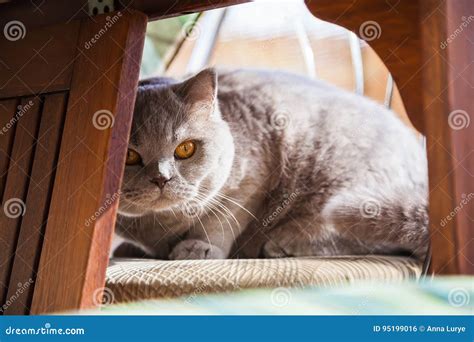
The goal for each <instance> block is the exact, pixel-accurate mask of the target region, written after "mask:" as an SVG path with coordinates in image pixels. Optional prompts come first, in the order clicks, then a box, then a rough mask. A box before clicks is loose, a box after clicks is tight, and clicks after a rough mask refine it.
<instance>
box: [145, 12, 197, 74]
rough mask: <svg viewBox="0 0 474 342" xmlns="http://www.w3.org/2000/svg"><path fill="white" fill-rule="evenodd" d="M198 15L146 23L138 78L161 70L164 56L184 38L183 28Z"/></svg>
mask: <svg viewBox="0 0 474 342" xmlns="http://www.w3.org/2000/svg"><path fill="white" fill-rule="evenodd" d="M198 16H199V13H193V14H187V15H182V16H179V17H174V18H169V19H162V20H157V21H152V22H150V23H148V27H147V32H146V37H145V47H144V50H143V57H142V64H141V69H140V78H145V77H150V76H155V75H156V74H157V73H159V72H160V71H161V70H162V67H163V66H162V64H163V60H164V58H165V56H166V55H167V53H168V52H169V51H170V50H171V49H174V48H176V46H177V44H178V43H179V41H180V39H182V38H183V37H184V35H185V34H184V32H183V27H184V26H185V25H186V27H187V26H188V25H189V24H187V23H188V22H194V21H196V20H197V18H198Z"/></svg>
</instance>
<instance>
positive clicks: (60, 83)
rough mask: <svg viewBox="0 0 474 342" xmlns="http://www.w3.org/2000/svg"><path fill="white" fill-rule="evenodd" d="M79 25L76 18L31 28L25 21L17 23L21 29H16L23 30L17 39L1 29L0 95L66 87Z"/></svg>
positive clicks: (39, 91) (40, 91) (28, 93)
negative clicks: (20, 37)
mask: <svg viewBox="0 0 474 342" xmlns="http://www.w3.org/2000/svg"><path fill="white" fill-rule="evenodd" d="M17 25H19V24H17ZM22 25H23V24H22ZM78 25H79V24H78V23H77V22H71V23H70V24H65V25H57V26H48V27H44V28H42V29H37V30H31V31H30V30H29V28H27V27H26V26H25V25H23V26H24V30H23V28H21V26H17V28H18V30H20V31H17V32H24V33H25V36H24V38H23V39H18V40H17V39H16V38H15V37H16V36H15V35H13V34H12V35H11V36H9V35H8V34H7V33H4V32H2V33H3V34H2V35H0V98H6V97H17V96H25V95H33V94H39V93H45V92H53V91H59V90H66V89H68V88H69V84H70V83H71V75H72V69H73V64H74V56H75V52H76V42H77V35H78V29H79V26H78ZM2 27H4V26H2ZM7 31H8V30H7ZM19 34H21V33H19ZM8 37H10V40H9V39H7V38H8Z"/></svg>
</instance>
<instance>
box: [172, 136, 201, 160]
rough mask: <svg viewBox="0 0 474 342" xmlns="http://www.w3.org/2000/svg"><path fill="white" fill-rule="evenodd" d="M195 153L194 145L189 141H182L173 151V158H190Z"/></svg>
mask: <svg viewBox="0 0 474 342" xmlns="http://www.w3.org/2000/svg"><path fill="white" fill-rule="evenodd" d="M195 151H196V144H195V143H194V142H192V141H191V140H188V141H184V142H182V143H181V144H179V145H178V147H176V149H175V150H174V156H175V157H176V158H177V159H188V158H191V157H192V156H193V154H194V152H195Z"/></svg>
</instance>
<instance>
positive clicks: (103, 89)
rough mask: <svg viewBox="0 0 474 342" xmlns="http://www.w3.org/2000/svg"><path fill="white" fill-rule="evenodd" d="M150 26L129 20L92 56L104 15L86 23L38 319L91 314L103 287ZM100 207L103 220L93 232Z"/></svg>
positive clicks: (129, 16)
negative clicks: (103, 124) (99, 120)
mask: <svg viewBox="0 0 474 342" xmlns="http://www.w3.org/2000/svg"><path fill="white" fill-rule="evenodd" d="M110 15H113V14H110ZM146 21H147V20H146V16H145V15H143V14H141V13H124V14H123V15H122V17H121V18H120V20H119V21H118V22H117V23H115V24H114V25H112V27H110V28H109V29H108V31H107V34H104V35H103V36H102V37H101V38H100V40H99V41H98V42H97V43H95V44H94V45H93V46H92V47H91V48H90V49H83V46H84V44H85V42H87V41H89V40H90V37H91V36H93V35H94V34H95V33H96V32H97V31H98V30H99V29H100V28H101V27H103V26H104V24H105V23H106V16H105V15H104V16H97V17H94V21H92V20H84V21H83V22H82V23H81V29H80V39H79V42H78V48H79V49H80V50H81V51H80V52H79V53H78V56H79V57H78V58H77V60H76V63H75V66H74V75H73V80H72V85H71V92H70V97H69V101H68V107H67V114H66V119H65V125H64V132H63V139H62V142H61V149H60V155H59V160H58V168H57V173H56V178H55V183H54V189H53V195H52V200H51V206H50V210H49V221H48V223H47V227H46V232H45V238H44V243H43V251H42V253H41V258H40V265H39V271H38V275H37V279H36V284H35V292H34V295H33V302H32V308H31V313H33V314H38V313H44V312H51V311H62V310H67V309H78V308H86V307H91V306H93V305H94V304H96V303H94V291H95V290H96V289H97V288H100V287H101V286H103V285H104V283H105V269H106V267H107V263H108V253H109V249H110V243H111V238H112V234H113V228H114V224H115V214H116V209H117V204H118V203H117V201H113V202H112V203H105V202H106V198H107V197H108V196H112V197H113V196H114V194H115V195H116V194H117V192H118V191H119V188H120V182H121V177H122V173H123V165H124V161H125V154H126V149H127V140H128V133H129V130H130V125H131V119H132V111H133V104H134V101H135V92H136V86H137V84H138V74H139V63H140V59H141V53H142V49H143V41H144V37H145V29H146ZM104 52H105V53H104ZM100 110H107V111H109V112H110V113H111V115H112V117H113V118H114V121H115V122H114V125H113V127H111V128H106V129H103V130H100V129H97V128H96V127H95V125H93V117H94V114H95V113H97V111H100ZM106 115H107V114H106ZM101 208H103V209H104V210H105V213H104V214H103V215H102V216H101V217H99V218H98V219H97V220H95V221H91V222H90V224H89V225H87V223H86V222H87V220H88V219H89V218H90V217H92V216H93V215H94V214H95V213H97V212H98V211H99V210H100V209H101Z"/></svg>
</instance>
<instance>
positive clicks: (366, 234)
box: [322, 189, 429, 260]
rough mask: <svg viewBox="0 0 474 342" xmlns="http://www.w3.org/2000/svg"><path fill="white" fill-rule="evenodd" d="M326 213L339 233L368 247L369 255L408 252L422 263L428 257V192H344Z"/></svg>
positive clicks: (336, 198) (327, 218)
mask: <svg viewBox="0 0 474 342" xmlns="http://www.w3.org/2000/svg"><path fill="white" fill-rule="evenodd" d="M322 214H323V217H324V219H325V221H326V222H328V223H330V225H331V226H332V227H334V228H335V229H336V230H337V232H338V233H339V234H342V235H343V236H344V237H345V238H346V239H354V242H355V243H358V244H363V245H365V246H366V247H367V248H366V249H367V252H368V253H382V254H398V253H404V254H407V253H408V254H410V255H412V256H414V257H416V258H418V259H420V260H423V259H424V258H425V256H426V254H427V251H428V247H429V234H428V224H429V222H428V220H429V218H428V201H427V193H426V191H424V190H416V189H410V191H406V189H405V190H402V189H392V190H391V191H390V192H389V193H385V194H381V193H377V194H375V193H371V192H369V191H367V190H359V191H357V190H356V191H346V192H341V193H340V194H338V195H336V196H333V197H332V198H331V199H330V201H329V202H328V203H327V205H326V206H325V208H324V210H323V212H322Z"/></svg>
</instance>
